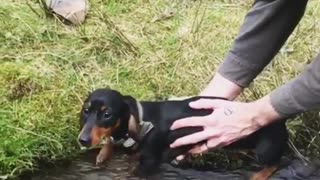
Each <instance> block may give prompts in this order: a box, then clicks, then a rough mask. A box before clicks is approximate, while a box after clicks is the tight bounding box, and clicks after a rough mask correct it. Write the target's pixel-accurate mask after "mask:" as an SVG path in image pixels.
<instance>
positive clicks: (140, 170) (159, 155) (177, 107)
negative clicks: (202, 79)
mask: <svg viewBox="0 0 320 180" xmlns="http://www.w3.org/2000/svg"><path fill="white" fill-rule="evenodd" d="M200 98H208V99H223V98H218V97H200V96H197V97H192V98H189V99H185V100H167V101H157V102H156V101H141V102H140V103H141V105H142V108H143V112H144V113H143V120H144V121H150V122H152V123H153V125H154V128H153V129H152V130H151V131H150V132H149V133H148V134H147V136H146V137H144V138H143V140H142V141H141V142H140V147H141V152H140V154H141V156H140V157H139V165H138V167H137V168H136V170H135V173H136V175H138V176H142V177H146V176H150V175H153V174H154V173H156V172H157V170H159V166H160V165H161V163H163V162H170V161H171V160H173V159H174V158H175V157H176V156H178V155H180V154H186V153H187V152H188V151H189V150H190V149H191V148H192V147H193V146H194V144H193V145H187V146H183V147H178V148H175V149H170V148H169V145H170V144H171V143H172V142H174V141H175V140H176V139H178V138H180V137H183V136H186V135H189V134H193V133H196V132H200V131H202V128H201V127H189V128H181V129H178V130H174V131H169V129H170V126H171V125H172V124H173V122H174V121H176V120H178V119H181V118H185V117H191V116H205V115H209V114H210V113H212V110H195V109H192V108H190V107H189V105H188V104H189V102H191V101H195V100H198V99H200ZM97 100H99V102H100V105H101V106H102V105H103V106H107V107H111V108H112V109H113V110H114V113H115V116H116V117H115V118H114V119H112V120H110V122H104V123H103V122H99V121H98V122H94V123H96V124H97V125H98V126H103V127H105V128H106V127H109V126H112V125H113V124H114V123H116V122H115V121H116V120H117V119H119V120H120V126H119V127H118V128H117V129H116V130H115V131H114V133H113V134H112V135H113V137H114V138H115V139H121V138H123V137H124V136H125V134H126V133H127V132H128V121H129V116H130V115H133V116H134V117H135V118H138V110H137V105H136V100H135V99H134V98H133V97H131V96H123V95H121V94H120V93H119V92H118V91H114V90H110V89H98V90H95V91H94V92H92V93H91V94H90V95H89V96H88V98H87V99H86V102H92V101H97ZM81 114H82V115H81V116H82V117H81V121H80V124H81V127H83V125H84V124H85V123H88V121H97V120H96V119H94V118H91V119H89V120H88V119H87V120H85V119H86V118H85V117H83V109H82V112H81ZM89 123H92V122H89ZM287 139H288V132H287V129H286V126H285V121H279V122H276V123H273V124H270V125H269V126H267V127H264V128H262V129H260V130H258V131H257V132H255V133H253V134H252V135H250V136H248V137H247V138H245V139H242V140H239V141H237V142H235V143H233V144H230V145H229V146H227V147H225V148H227V149H239V150H240V149H249V150H255V154H256V158H257V161H258V162H259V163H260V164H261V165H262V166H264V167H271V166H275V165H277V164H278V163H279V161H280V159H281V157H282V155H283V153H284V150H285V149H286V147H287ZM200 143H202V142H200Z"/></svg>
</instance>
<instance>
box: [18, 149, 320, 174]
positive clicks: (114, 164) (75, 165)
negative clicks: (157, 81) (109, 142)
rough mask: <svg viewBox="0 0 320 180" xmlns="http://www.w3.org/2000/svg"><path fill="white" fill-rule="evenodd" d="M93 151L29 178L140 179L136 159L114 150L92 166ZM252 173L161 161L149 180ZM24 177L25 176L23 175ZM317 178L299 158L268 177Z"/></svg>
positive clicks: (315, 168) (311, 166)
mask: <svg viewBox="0 0 320 180" xmlns="http://www.w3.org/2000/svg"><path fill="white" fill-rule="evenodd" d="M94 160H95V154H92V153H91V154H87V155H85V156H81V157H79V158H77V159H75V160H73V161H72V162H71V163H70V164H69V165H68V166H65V167H55V168H51V169H46V170H42V172H41V173H40V174H37V175H33V177H31V178H28V179H30V180H43V179H45V180H120V179H127V180H141V179H139V178H137V177H134V176H132V175H131V173H130V171H131V170H132V168H133V167H134V165H135V162H133V161H132V160H130V159H129V157H128V156H127V155H125V154H124V153H117V154H114V156H113V157H112V158H111V159H110V160H109V161H108V163H106V164H105V165H104V166H101V167H97V166H95V165H94ZM251 174H252V172H248V171H245V170H241V169H240V170H235V171H220V172H217V171H215V172H213V171H198V170H192V169H181V168H177V167H173V166H171V165H169V164H164V165H163V166H162V167H161V172H160V173H159V174H157V175H155V176H154V177H151V178H149V179H150V180H153V179H154V180H157V179H159V180H160V179H165V180H178V179H179V180H196V179H201V180H209V179H210V180H220V179H227V180H228V179H231V180H238V179H239V180H244V179H245V180H247V179H248V177H249V176H250V175H251ZM22 179H23V180H26V178H22ZM287 179H290V180H291V179H292V180H300V179H301V180H302V179H304V180H305V179H309V180H316V179H317V180H318V179H320V168H319V166H317V165H316V163H311V164H309V165H305V164H304V163H303V162H302V161H301V160H291V161H289V163H288V165H286V166H285V167H284V168H282V169H281V170H279V171H278V172H277V173H276V174H275V175H274V176H273V177H272V178H271V180H287Z"/></svg>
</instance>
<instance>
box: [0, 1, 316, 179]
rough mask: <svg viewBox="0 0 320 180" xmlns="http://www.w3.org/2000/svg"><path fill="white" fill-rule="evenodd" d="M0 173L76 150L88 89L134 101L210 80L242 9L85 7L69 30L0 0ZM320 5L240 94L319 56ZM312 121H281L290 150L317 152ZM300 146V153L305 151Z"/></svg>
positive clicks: (236, 4)
mask: <svg viewBox="0 0 320 180" xmlns="http://www.w3.org/2000/svg"><path fill="white" fill-rule="evenodd" d="M0 3H1V6H0V24H1V25H0V63H1V64H0V134H1V136H0V176H1V177H5V176H7V175H9V176H14V175H17V174H20V173H21V172H22V171H24V170H31V169H33V168H37V165H38V162H39V160H44V161H46V162H52V161H55V160H57V159H61V158H63V159H64V158H71V157H73V156H74V155H76V153H77V152H78V147H77V145H76V143H75V139H76V136H77V131H78V112H79V109H80V106H81V103H82V100H83V98H84V96H85V95H86V94H87V92H88V91H90V90H92V89H95V88H98V87H111V88H115V89H117V90H120V91H121V92H123V93H125V94H131V95H133V96H134V97H136V98H138V99H161V98H165V97H168V96H171V95H174V96H186V95H195V94H197V93H198V92H199V91H200V90H201V89H202V88H204V87H205V86H206V83H207V82H208V81H209V80H210V78H211V76H212V75H213V73H214V72H215V70H216V68H217V66H218V65H219V63H220V62H221V61H222V60H223V58H224V56H225V54H226V53H227V51H228V49H229V48H230V46H231V45H232V41H233V39H234V38H235V36H236V35H237V32H238V29H239V27H240V25H241V22H242V21H243V18H244V16H245V14H246V12H247V10H248V9H249V7H250V5H251V1H250V2H246V3H244V2H243V1H239V0H229V1H226V0H218V1H214V2H212V1H185V0H183V1H169V0H161V1H143V0H137V1H129V0H123V1H116V0H108V1H99V0H92V1H90V6H91V7H90V11H89V15H88V18H87V20H86V22H85V23H84V24H83V25H81V26H78V27H72V26H67V25H64V24H62V23H61V22H60V21H59V20H58V19H57V18H49V17H47V16H46V15H45V14H44V11H43V9H41V6H40V5H39V4H38V2H37V1H35V0H34V1H28V3H26V1H15V0H8V1H4V0H1V1H0ZM319 8H320V3H319V2H318V1H316V0H311V1H310V3H309V5H308V8H307V11H306V15H305V17H304V19H303V20H302V21H301V23H300V25H299V26H298V28H297V29H296V31H295V32H294V34H293V35H292V36H291V37H290V39H289V41H288V43H287V44H286V45H285V46H284V47H283V48H282V50H281V52H280V53H279V54H278V55H277V57H276V58H275V60H274V61H273V63H272V64H270V65H269V66H268V67H267V68H266V69H265V71H264V72H263V74H262V75H260V76H259V77H258V78H257V79H256V81H255V82H254V83H253V84H252V86H251V87H250V88H249V89H247V90H246V91H245V93H244V94H243V96H242V97H241V98H242V99H243V100H254V99H256V98H259V97H261V96H263V95H265V94H266V93H268V92H270V91H271V90H273V89H274V88H276V87H278V86H280V85H281V84H283V83H284V82H286V81H288V80H289V79H291V78H293V77H294V76H296V75H297V74H298V73H299V72H301V70H302V69H303V67H304V65H305V64H307V63H309V62H310V61H311V60H312V58H313V57H315V55H316V54H317V53H318V52H320V49H319V48H320V38H319V36H320V34H319V33H320V32H319V31H318V29H319V23H318V22H320V11H318V10H319ZM317 118H318V117H317V116H315V114H313V113H310V114H307V115H305V116H301V117H298V118H297V121H292V122H290V123H288V127H289V128H290V130H291V131H290V132H291V135H292V140H293V143H294V144H295V145H296V146H297V147H298V148H299V147H301V146H303V147H304V149H305V150H306V151H305V152H303V153H304V154H305V153H309V152H317V151H318V146H319V145H320V142H319V138H318V132H319V129H320V128H319V127H320V126H319V121H316V120H315V119H317ZM305 147H307V148H305Z"/></svg>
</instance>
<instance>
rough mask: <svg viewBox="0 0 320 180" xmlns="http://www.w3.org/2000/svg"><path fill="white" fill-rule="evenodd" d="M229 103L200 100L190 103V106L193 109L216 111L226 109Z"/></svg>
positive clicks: (217, 100) (219, 100) (220, 100)
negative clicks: (216, 109)
mask: <svg viewBox="0 0 320 180" xmlns="http://www.w3.org/2000/svg"><path fill="white" fill-rule="evenodd" d="M228 103H229V101H226V100H222V99H205V98H202V99H199V100H197V101H193V102H190V103H189V106H190V107H191V108H193V109H215V108H221V107H225V106H226V105H227V104H228Z"/></svg>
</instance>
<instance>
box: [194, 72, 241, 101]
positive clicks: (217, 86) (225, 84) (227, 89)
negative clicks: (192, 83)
mask: <svg viewBox="0 0 320 180" xmlns="http://www.w3.org/2000/svg"><path fill="white" fill-rule="evenodd" d="M242 90H243V88H242V87H240V86H238V85H237V84H235V83H233V82H232V81H230V80H228V79H226V78H224V77H223V76H222V75H220V74H219V73H217V74H216V75H215V76H214V77H213V78H212V80H211V81H210V82H209V84H208V85H207V86H206V87H205V89H204V90H203V91H202V92H201V93H200V96H216V97H224V98H227V99H229V100H234V99H235V98H236V97H237V96H238V95H239V94H240V93H241V92H242Z"/></svg>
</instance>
